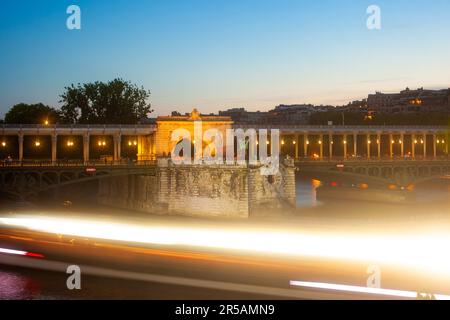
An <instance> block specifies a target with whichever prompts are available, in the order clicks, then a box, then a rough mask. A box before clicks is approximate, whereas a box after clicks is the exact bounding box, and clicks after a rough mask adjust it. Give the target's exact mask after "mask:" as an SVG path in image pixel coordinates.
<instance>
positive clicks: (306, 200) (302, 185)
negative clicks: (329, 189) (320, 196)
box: [296, 179, 322, 208]
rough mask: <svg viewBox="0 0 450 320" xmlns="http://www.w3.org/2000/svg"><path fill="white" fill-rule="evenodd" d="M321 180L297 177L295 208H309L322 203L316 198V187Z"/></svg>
mask: <svg viewBox="0 0 450 320" xmlns="http://www.w3.org/2000/svg"><path fill="white" fill-rule="evenodd" d="M320 185H321V182H320V181H319V180H315V179H297V183H296V192H297V208H311V207H317V206H320V205H321V204H322V203H321V202H320V201H318V200H317V188H318V187H320Z"/></svg>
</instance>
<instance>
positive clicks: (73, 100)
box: [60, 79, 153, 124]
mask: <svg viewBox="0 0 450 320" xmlns="http://www.w3.org/2000/svg"><path fill="white" fill-rule="evenodd" d="M60 97H61V101H60V102H61V103H62V104H63V105H62V107H61V118H62V120H63V121H64V122H66V123H80V124H96V123H98V124H135V123H139V122H140V121H142V120H144V119H147V118H148V116H149V114H150V113H151V112H152V111H153V110H151V105H150V103H149V102H148V99H149V97H150V91H147V90H145V89H144V88H143V87H138V86H137V85H135V84H132V83H131V82H129V81H124V80H122V79H114V80H112V81H109V82H107V83H105V82H98V81H97V82H93V83H85V84H83V85H81V84H78V85H76V86H75V85H73V84H72V85H71V86H69V87H66V88H65V92H64V93H63V94H62V95H61V96H60Z"/></svg>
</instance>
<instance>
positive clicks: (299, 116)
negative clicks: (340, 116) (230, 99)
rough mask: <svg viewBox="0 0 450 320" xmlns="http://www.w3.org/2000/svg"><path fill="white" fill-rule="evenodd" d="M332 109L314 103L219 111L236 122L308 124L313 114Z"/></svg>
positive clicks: (221, 114) (331, 107)
mask: <svg viewBox="0 0 450 320" xmlns="http://www.w3.org/2000/svg"><path fill="white" fill-rule="evenodd" d="M332 110H335V107H333V106H314V105H312V104H295V105H284V104H282V105H279V106H276V107H275V108H274V109H273V110H270V111H268V112H261V111H246V110H245V109H244V108H233V109H228V110H226V111H219V115H220V116H228V117H231V119H233V121H234V122H235V123H240V124H307V123H308V120H309V117H310V116H311V114H313V113H316V112H327V111H332Z"/></svg>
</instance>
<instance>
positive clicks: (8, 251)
mask: <svg viewBox="0 0 450 320" xmlns="http://www.w3.org/2000/svg"><path fill="white" fill-rule="evenodd" d="M0 253H5V254H12V255H17V256H26V257H34V258H43V257H44V256H43V255H42V254H40V253H34V252H28V251H21V250H13V249H6V248H0Z"/></svg>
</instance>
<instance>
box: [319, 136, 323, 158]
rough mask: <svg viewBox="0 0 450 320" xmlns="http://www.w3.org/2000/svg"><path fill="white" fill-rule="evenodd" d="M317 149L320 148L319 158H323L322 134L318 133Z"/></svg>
mask: <svg viewBox="0 0 450 320" xmlns="http://www.w3.org/2000/svg"><path fill="white" fill-rule="evenodd" d="M319 149H320V151H319V153H320V154H319V157H320V160H322V159H323V135H322V134H321V135H319Z"/></svg>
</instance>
